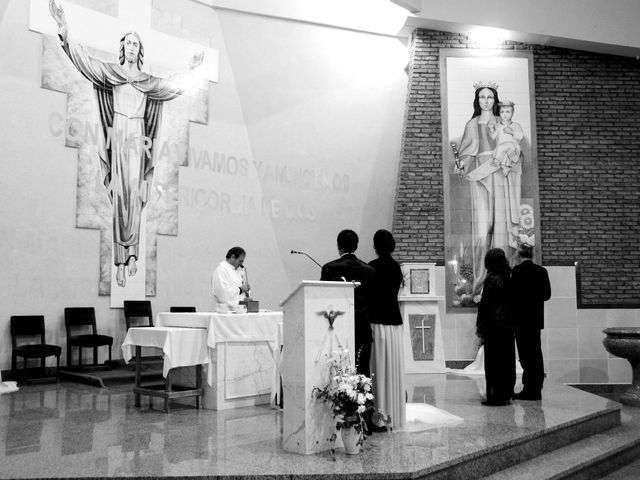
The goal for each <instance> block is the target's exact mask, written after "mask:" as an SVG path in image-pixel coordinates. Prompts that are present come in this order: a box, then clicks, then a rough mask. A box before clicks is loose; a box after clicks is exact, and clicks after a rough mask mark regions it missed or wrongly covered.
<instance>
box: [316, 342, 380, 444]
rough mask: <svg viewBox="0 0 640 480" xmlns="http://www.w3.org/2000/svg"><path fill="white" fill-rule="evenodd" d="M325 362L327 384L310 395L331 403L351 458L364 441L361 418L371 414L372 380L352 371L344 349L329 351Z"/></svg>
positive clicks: (362, 419)
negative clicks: (329, 353)
mask: <svg viewBox="0 0 640 480" xmlns="http://www.w3.org/2000/svg"><path fill="white" fill-rule="evenodd" d="M328 363H329V371H330V381H329V383H328V384H327V385H326V386H324V387H323V388H318V387H315V388H314V389H313V395H314V397H315V398H317V399H318V400H322V401H325V402H329V403H330V405H331V412H332V413H333V417H334V418H335V419H336V428H337V429H338V430H340V434H341V436H342V441H343V443H344V448H345V451H346V452H347V453H348V454H350V455H354V454H357V453H360V447H361V446H362V444H363V442H364V435H363V431H364V425H365V424H364V415H365V414H366V413H367V412H371V411H373V393H371V390H372V388H371V379H370V378H369V377H366V376H364V375H360V374H358V373H356V372H355V370H354V369H353V368H352V367H351V365H350V364H349V356H348V352H347V351H346V350H344V349H340V350H337V351H334V352H332V353H331V356H330V357H329V359H328ZM332 440H335V434H334V435H333V437H332Z"/></svg>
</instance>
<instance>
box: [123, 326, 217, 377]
mask: <svg viewBox="0 0 640 480" xmlns="http://www.w3.org/2000/svg"><path fill="white" fill-rule="evenodd" d="M206 334H207V332H206V330H204V329H199V328H180V327H137V328H130V329H129V330H128V331H127V336H126V337H125V339H124V342H123V343H122V356H123V357H124V360H125V362H129V360H131V358H133V355H134V351H135V347H136V346H141V347H156V348H161V349H162V353H163V357H164V364H163V367H162V376H164V377H166V376H167V374H168V373H169V370H171V369H172V368H176V367H188V366H191V365H201V364H205V365H208V364H209V363H210V361H211V357H210V355H209V348H208V347H207V335H206Z"/></svg>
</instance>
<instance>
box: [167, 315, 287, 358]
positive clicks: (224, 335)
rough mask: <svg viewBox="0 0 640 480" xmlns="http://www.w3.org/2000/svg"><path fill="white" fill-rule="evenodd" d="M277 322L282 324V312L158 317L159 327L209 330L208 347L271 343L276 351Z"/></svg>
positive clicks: (272, 348)
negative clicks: (242, 343) (226, 344)
mask: <svg viewBox="0 0 640 480" xmlns="http://www.w3.org/2000/svg"><path fill="white" fill-rule="evenodd" d="M278 323H280V324H281V323H282V312H258V313H211V312H161V313H159V314H158V316H157V317H156V325H157V326H159V327H161V326H175V327H194V328H206V329H207V345H208V346H209V348H216V344H217V343H229V342H268V343H269V346H270V347H271V350H272V351H273V352H275V351H276V347H277V346H278Z"/></svg>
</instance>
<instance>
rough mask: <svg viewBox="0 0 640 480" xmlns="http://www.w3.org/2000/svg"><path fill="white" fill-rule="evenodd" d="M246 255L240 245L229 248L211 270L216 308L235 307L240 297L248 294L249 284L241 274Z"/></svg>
mask: <svg viewBox="0 0 640 480" xmlns="http://www.w3.org/2000/svg"><path fill="white" fill-rule="evenodd" d="M246 255H247V253H246V252H245V250H244V248H242V247H233V248H230V249H229V251H228V252H227V256H226V258H225V260H223V261H221V262H220V263H219V264H218V267H217V268H216V270H215V271H214V272H213V276H212V277H211V286H212V289H213V298H214V301H215V309H216V310H218V309H221V308H222V309H226V310H228V309H229V308H233V307H237V306H238V304H239V303H240V300H242V297H243V296H244V295H248V294H249V284H248V283H247V282H246V280H245V276H244V275H243V274H242V271H243V269H244V266H243V263H244V259H245V257H246Z"/></svg>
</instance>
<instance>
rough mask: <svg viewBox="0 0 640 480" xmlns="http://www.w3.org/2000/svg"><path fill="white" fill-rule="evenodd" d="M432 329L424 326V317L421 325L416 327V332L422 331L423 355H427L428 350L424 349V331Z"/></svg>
mask: <svg viewBox="0 0 640 480" xmlns="http://www.w3.org/2000/svg"><path fill="white" fill-rule="evenodd" d="M430 329H431V327H429V326H428V325H425V324H424V317H422V319H421V320H420V325H419V326H417V327H416V330H420V331H421V333H422V354H423V355H424V354H425V353H426V350H425V348H424V331H425V330H430Z"/></svg>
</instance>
